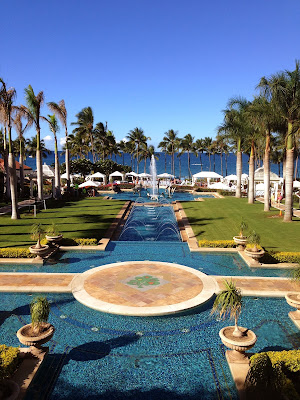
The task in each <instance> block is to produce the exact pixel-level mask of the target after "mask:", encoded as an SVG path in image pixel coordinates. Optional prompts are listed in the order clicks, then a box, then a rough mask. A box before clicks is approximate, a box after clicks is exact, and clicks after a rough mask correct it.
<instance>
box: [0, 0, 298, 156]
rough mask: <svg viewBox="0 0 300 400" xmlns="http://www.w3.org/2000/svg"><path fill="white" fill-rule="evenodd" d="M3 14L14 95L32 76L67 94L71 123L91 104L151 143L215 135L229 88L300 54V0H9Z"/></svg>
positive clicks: (4, 56) (119, 129)
mask: <svg viewBox="0 0 300 400" xmlns="http://www.w3.org/2000/svg"><path fill="white" fill-rule="evenodd" d="M1 14H2V18H1V26H0V30H1V42H0V54H1V57H0V76H1V77H2V78H3V79H4V80H5V81H6V82H7V85H8V86H14V87H15V88H16V90H17V95H18V96H17V100H16V103H17V104H22V103H24V88H25V87H26V86H28V84H31V85H32V87H33V89H34V90H35V92H39V91H40V90H42V91H44V95H45V100H46V102H48V101H56V102H58V101H59V100H61V99H62V98H63V99H64V100H65V102H66V106H67V109H68V120H69V124H70V123H71V122H72V121H75V120H76V118H75V114H76V113H78V112H79V111H80V110H81V109H82V108H83V107H87V106H91V107H92V109H93V111H94V116H95V123H96V122H99V121H102V122H105V121H107V122H108V128H109V129H110V130H112V131H113V132H114V134H115V136H116V138H117V139H118V140H121V139H123V138H124V137H125V136H126V134H127V133H128V132H129V130H130V129H134V128H135V127H136V126H138V127H141V128H143V129H144V132H145V134H146V135H147V136H150V137H151V138H152V143H153V144H154V145H157V144H158V142H159V141H160V140H161V138H162V136H163V134H164V132H165V131H167V130H168V129H174V130H178V131H179V135H180V136H184V135H186V134H187V133H191V134H192V135H193V136H195V138H201V137H204V136H211V137H214V136H215V135H216V127H217V126H218V124H220V123H221V122H222V109H224V108H225V106H226V103H227V101H228V99H229V98H230V97H232V96H235V95H241V96H245V97H247V98H248V99H249V100H251V99H252V97H253V95H254V94H255V86H256V85H257V84H258V82H259V80H260V78H261V77H262V76H264V75H266V76H268V75H270V74H272V73H275V72H277V71H280V70H283V69H293V68H294V65H295V59H299V58H300V52H299V50H300V48H299V47H300V46H299V43H300V41H299V37H300V34H299V33H300V1H299V0H286V1H284V2H283V1H282V0H260V1H258V0H251V1H245V0H228V1H224V0H212V1H209V2H207V1H201V0H185V1H183V0H180V1H178V0H160V1H158V0H106V1H103V0H85V1H79V0H72V1H71V0H60V1H58V0H51V1H47V2H46V1H39V2H37V1H36V0H28V1H26V2H24V1H23V0H17V1H16V0H10V1H9V2H5V3H4V2H3V4H2V5H1ZM48 113H49V110H48V109H47V107H46V106H45V107H44V108H43V110H42V114H43V115H47V114H48ZM71 129H72V127H71V126H70V131H71ZM49 134H50V132H49V130H48V127H47V126H46V125H45V124H42V137H45V136H48V135H49ZM33 135H34V131H30V132H28V133H27V134H26V136H27V137H31V136H33ZM60 136H61V137H62V136H63V130H62V132H61V133H60ZM47 146H48V147H50V148H53V142H52V141H47Z"/></svg>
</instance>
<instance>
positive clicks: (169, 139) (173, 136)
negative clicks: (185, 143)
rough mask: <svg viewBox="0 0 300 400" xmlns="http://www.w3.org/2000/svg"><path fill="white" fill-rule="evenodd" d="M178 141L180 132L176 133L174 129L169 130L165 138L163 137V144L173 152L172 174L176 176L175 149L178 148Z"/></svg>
mask: <svg viewBox="0 0 300 400" xmlns="http://www.w3.org/2000/svg"><path fill="white" fill-rule="evenodd" d="M177 139H178V131H174V130H173V129H169V130H168V131H167V132H165V136H164V137H163V142H166V145H167V147H169V148H170V152H171V174H172V175H174V176H175V159H174V154H175V148H176V140H177Z"/></svg>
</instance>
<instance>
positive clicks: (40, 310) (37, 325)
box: [30, 296, 50, 333]
mask: <svg viewBox="0 0 300 400" xmlns="http://www.w3.org/2000/svg"><path fill="white" fill-rule="evenodd" d="M49 313H50V304H49V302H48V300H47V299H46V297H43V296H39V297H36V298H35V299H33V300H32V302H31V304H30V315H31V324H32V327H33V330H34V331H35V332H37V333H39V332H40V331H41V329H42V324H43V323H47V322H48V317H49Z"/></svg>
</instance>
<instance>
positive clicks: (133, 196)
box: [105, 189, 214, 203]
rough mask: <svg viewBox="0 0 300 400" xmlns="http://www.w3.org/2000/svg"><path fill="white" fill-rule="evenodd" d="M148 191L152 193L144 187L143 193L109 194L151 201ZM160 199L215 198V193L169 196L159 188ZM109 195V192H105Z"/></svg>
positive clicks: (121, 198)
mask: <svg viewBox="0 0 300 400" xmlns="http://www.w3.org/2000/svg"><path fill="white" fill-rule="evenodd" d="M147 193H148V194H150V189H149V190H148V191H147V190H145V189H142V191H141V195H139V194H138V193H133V192H131V191H130V192H129V191H128V192H121V193H112V194H109V196H110V197H111V198H113V199H115V200H131V201H142V202H145V203H148V202H151V201H153V200H151V198H150V197H149V196H147ZM159 195H160V197H159V199H160V200H161V201H162V202H166V203H171V202H172V201H175V200H178V201H193V200H195V199H196V198H214V196H213V195H211V194H192V193H179V192H176V191H175V192H174V194H173V195H171V197H168V193H166V191H165V190H164V189H159ZM105 196H107V194H105Z"/></svg>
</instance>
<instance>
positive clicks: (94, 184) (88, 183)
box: [78, 181, 100, 189]
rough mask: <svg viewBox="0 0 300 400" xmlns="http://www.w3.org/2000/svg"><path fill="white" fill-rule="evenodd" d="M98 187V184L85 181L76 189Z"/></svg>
mask: <svg viewBox="0 0 300 400" xmlns="http://www.w3.org/2000/svg"><path fill="white" fill-rule="evenodd" d="M98 186H100V182H97V181H86V182H83V183H81V184H80V185H79V186H78V187H79V188H80V189H82V188H87V187H98Z"/></svg>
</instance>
